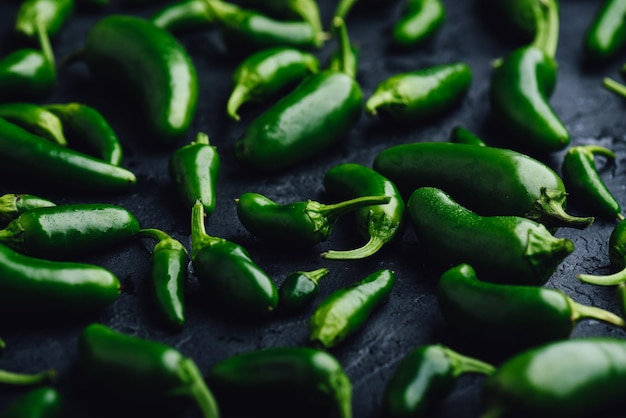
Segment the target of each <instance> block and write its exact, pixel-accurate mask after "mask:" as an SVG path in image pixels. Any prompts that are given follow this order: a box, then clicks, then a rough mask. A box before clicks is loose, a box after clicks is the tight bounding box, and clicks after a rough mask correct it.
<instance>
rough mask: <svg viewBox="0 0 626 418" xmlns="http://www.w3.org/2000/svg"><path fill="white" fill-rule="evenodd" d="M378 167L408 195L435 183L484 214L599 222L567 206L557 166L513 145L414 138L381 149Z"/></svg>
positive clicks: (551, 223) (559, 222)
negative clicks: (511, 147) (570, 212)
mask: <svg viewBox="0 0 626 418" xmlns="http://www.w3.org/2000/svg"><path fill="white" fill-rule="evenodd" d="M373 168H374V170H376V171H377V172H379V173H380V174H382V175H383V176H385V177H387V178H388V179H389V180H391V181H392V182H393V183H394V184H395V185H396V186H398V188H399V189H400V192H402V193H403V195H404V196H405V197H407V198H408V196H409V195H410V193H412V192H413V191H414V190H415V189H417V188H418V187H423V186H432V187H437V188H439V189H442V190H444V191H445V192H446V193H448V194H450V195H451V196H452V198H453V199H455V200H456V201H458V202H459V203H460V204H461V205H464V206H466V207H467V208H468V209H470V210H472V211H474V212H477V213H478V214H480V215H482V216H490V215H515V216H523V217H526V218H529V219H532V220H535V221H537V222H540V223H542V224H545V225H546V226H547V227H548V228H550V229H551V228H556V227H559V226H569V227H574V228H580V229H584V228H586V227H587V226H589V225H591V223H592V222H593V218H589V217H587V218H578V217H573V216H571V215H568V214H567V213H566V212H565V209H564V207H565V201H566V196H567V193H566V190H565V186H564V185H563V181H562V180H561V178H560V177H559V175H558V174H557V173H556V172H555V171H554V170H552V169H551V168H550V167H548V166H547V165H545V164H544V163H542V162H540V161H538V160H536V159H534V158H532V157H529V156H527V155H524V154H521V153H518V152H515V151H512V150H507V149H502V148H494V147H477V146H475V145H468V144H456V143H450V142H414V143H410V144H402V145H394V146H392V147H389V148H387V149H385V150H383V151H381V152H380V153H379V154H378V155H377V156H376V157H375V159H374V162H373Z"/></svg>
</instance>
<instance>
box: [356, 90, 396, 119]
mask: <svg viewBox="0 0 626 418" xmlns="http://www.w3.org/2000/svg"><path fill="white" fill-rule="evenodd" d="M401 101H402V98H401V97H400V96H398V95H397V94H395V92H393V91H391V90H378V91H374V94H372V95H371V96H370V98H369V99H367V102H365V112H366V113H367V114H368V115H370V116H376V115H377V114H378V111H377V109H378V108H379V107H380V106H381V105H386V104H389V103H398V102H401Z"/></svg>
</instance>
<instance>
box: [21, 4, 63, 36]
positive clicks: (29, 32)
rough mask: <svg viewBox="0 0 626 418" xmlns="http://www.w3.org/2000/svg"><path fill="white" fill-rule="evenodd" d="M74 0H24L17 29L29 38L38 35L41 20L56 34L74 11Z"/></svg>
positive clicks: (51, 34) (51, 33) (47, 29)
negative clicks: (38, 25)
mask: <svg viewBox="0 0 626 418" xmlns="http://www.w3.org/2000/svg"><path fill="white" fill-rule="evenodd" d="M74 7H75V4H74V0H24V1H23V2H22V4H21V5H20V8H19V9H18V11H17V16H16V18H15V30H16V31H17V33H19V34H22V35H24V36H26V37H28V38H36V37H37V24H38V22H40V23H41V24H42V25H43V27H44V29H45V30H46V32H47V33H48V35H49V36H54V35H56V34H57V32H58V31H59V30H60V29H61V28H62V27H63V26H64V25H65V24H66V23H67V21H68V20H69V19H70V17H71V16H72V14H73V13H74Z"/></svg>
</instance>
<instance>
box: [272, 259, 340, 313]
mask: <svg viewBox="0 0 626 418" xmlns="http://www.w3.org/2000/svg"><path fill="white" fill-rule="evenodd" d="M328 271H329V270H328V269H327V268H326V267H322V268H319V269H317V270H312V271H296V272H293V273H291V274H289V275H288V276H287V277H286V278H285V280H283V282H282V283H281V284H280V287H279V288H278V309H279V310H280V311H281V312H284V313H294V312H298V311H302V310H303V309H305V308H306V307H307V306H309V305H310V304H311V303H313V300H315V298H316V297H317V295H318V294H319V292H320V289H319V286H318V282H319V281H320V279H322V278H324V277H326V275H327V274H328Z"/></svg>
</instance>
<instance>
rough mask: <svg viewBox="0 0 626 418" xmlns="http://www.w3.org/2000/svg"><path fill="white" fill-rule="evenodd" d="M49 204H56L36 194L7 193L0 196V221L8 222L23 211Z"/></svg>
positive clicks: (49, 205)
mask: <svg viewBox="0 0 626 418" xmlns="http://www.w3.org/2000/svg"><path fill="white" fill-rule="evenodd" d="M51 206H56V204H55V203H54V202H51V201H49V200H47V199H44V198H41V197H38V196H34V195H30V194H23V193H7V194H4V195H2V196H0V222H3V223H6V222H10V221H12V220H13V219H15V218H17V217H18V216H20V215H21V214H22V213H24V212H28V211H30V210H33V209H36V208H47V207H51Z"/></svg>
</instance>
